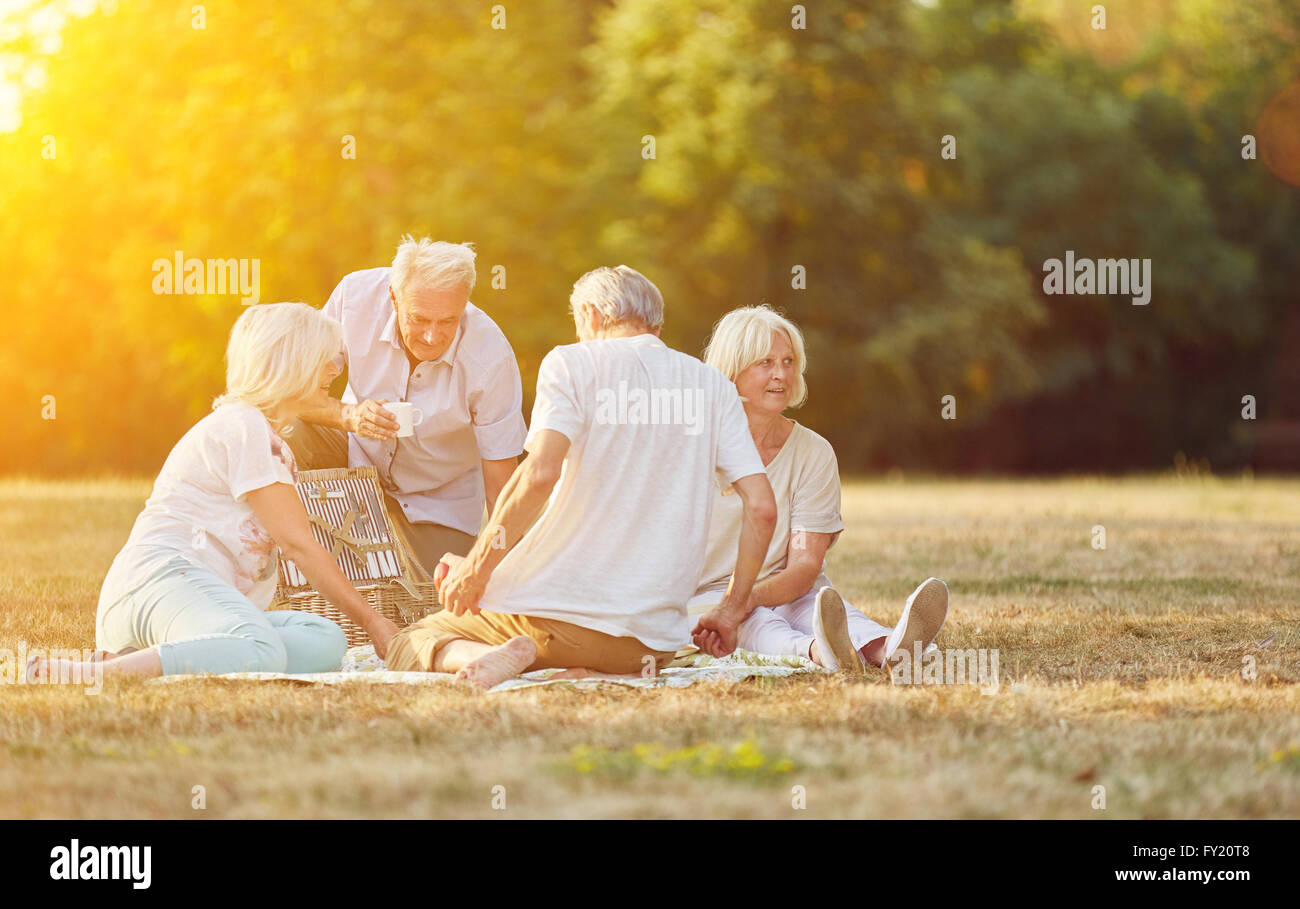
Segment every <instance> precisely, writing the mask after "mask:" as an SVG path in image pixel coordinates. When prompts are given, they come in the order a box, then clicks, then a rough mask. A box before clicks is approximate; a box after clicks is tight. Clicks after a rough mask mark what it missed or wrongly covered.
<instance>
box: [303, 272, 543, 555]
mask: <svg viewBox="0 0 1300 909" xmlns="http://www.w3.org/2000/svg"><path fill="white" fill-rule="evenodd" d="M391 271H392V269H391V268H370V269H366V270H365V271H356V272H353V273H352V274H350V275H347V276H346V277H344V278H343V280H342V281H340V282H339V285H338V287H336V288H334V292H333V293H332V294H330V298H329V301H328V302H327V303H326V304H325V308H324V313H325V315H327V316H330V317H331V318H334V319H338V320H339V322H341V323H342V324H343V344H344V348H345V355H346V357H347V361H348V364H347V365H348V387H347V390H346V391H345V392H344V393H343V400H344V401H346V402H348V403H349V404H355V403H357V402H359V401H364V400H366V399H367V398H372V399H375V400H384V401H409V402H411V403H412V404H414V405H415V406H416V407H418V408H419V409H420V410H421V411H422V412H423V419H422V421H421V422H420V424H419V425H418V426H416V427H415V432H414V434H413V435H411V436H409V437H407V438H400V439H393V440H391V441H388V442H381V441H378V440H377V439H367V438H364V437H362V436H358V435H356V434H349V436H348V464H349V466H352V467H359V466H364V465H374V467H375V468H376V470H377V471H378V473H379V482H380V485H381V486H383V488H384V490H385V491H386V492H388V494H389V495H391V496H392V497H393V498H394V499H396V500H397V501H398V502H399V503H400V504H401V506H402V509H403V511H404V512H405V514H406V517H407V519H408V520H410V521H431V522H433V523H436V524H443V525H445V526H447V527H454V528H455V529H456V530H460V531H463V532H464V533H469V534H477V533H478V531H479V523H480V521H481V520H482V516H483V503H484V487H483V468H482V465H481V464H480V463H479V461H480V459H482V460H486V461H498V460H502V459H505V458H513V457H516V456H518V455H519V454H520V453H521V452H522V450H523V442H524V436H525V433H526V428H525V426H524V415H523V386H522V383H521V382H520V379H519V364H518V363H517V362H516V361H515V353H514V350H512V349H511V347H510V342H509V341H507V340H506V336H505V335H504V334H503V333H502V332H501V329H500V328H498V327H497V324H496V323H495V322H493V321H492V319H491V317H489V316H488V314H487V313H485V312H483V310H481V309H479V308H478V307H476V306H475V305H474V304H473V303H468V302H467V303H466V304H465V314H464V315H463V316H462V317H461V320H460V327H459V329H458V330H457V331H456V337H455V338H454V339H453V340H452V342H451V345H450V346H449V347H448V348H447V350H446V351H445V352H444V353H443V354H442V356H440V357H438V359H436V360H430V361H426V362H421V363H419V364H418V365H417V366H416V367H415V369H414V371H412V369H411V365H410V361H409V360H408V359H407V357H406V350H405V348H404V347H403V346H402V338H401V333H400V331H399V330H398V327H397V313H396V312H395V311H394V310H393V304H392V302H391V300H390V299H389V297H388V283H389V276H390V273H391Z"/></svg>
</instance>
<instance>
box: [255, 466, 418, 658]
mask: <svg viewBox="0 0 1300 909" xmlns="http://www.w3.org/2000/svg"><path fill="white" fill-rule="evenodd" d="M296 487H297V490H298V497H299V498H300V499H302V504H303V505H304V506H305V507H306V509H307V516H308V518H309V519H310V520H311V525H312V528H311V529H312V533H313V534H315V536H316V541H317V542H318V543H320V544H321V545H322V546H324V547H325V549H326V550H328V551H329V553H330V554H331V555H333V556H334V558H335V560H336V561H337V562H338V566H339V568H340V569H341V570H342V571H343V574H344V575H346V576H347V578H348V580H350V581H351V582H352V583H353V585H355V586H356V588H357V592H358V593H360V594H361V597H362V599H364V600H365V601H366V602H367V603H369V604H370V605H371V606H372V607H373V608H374V609H376V610H378V611H379V612H380V613H382V614H383V615H385V616H387V617H388V618H390V619H392V620H393V621H394V622H396V623H397V624H398V625H399V626H403V627H405V626H406V625H409V624H411V623H412V622H417V621H419V620H420V619H422V618H424V617H425V616H426V615H428V614H430V613H432V612H437V611H438V610H439V609H441V608H442V607H441V605H440V604H439V603H438V592H437V590H436V589H435V588H434V584H433V578H431V577H430V576H429V573H428V572H427V571H425V570H424V567H423V566H421V565H420V563H419V562H418V561H416V559H415V557H414V556H413V555H412V549H411V545H410V541H409V540H408V539H407V538H406V536H405V534H404V533H403V532H402V529H401V526H400V524H399V522H397V521H394V520H391V519H390V517H389V515H388V511H387V508H386V506H385V496H384V494H383V492H382V491H381V490H380V488H379V480H378V475H377V474H376V472H375V468H373V467H354V468H335V469H329V470H304V471H300V472H299V473H298V482H297V484H296ZM271 608H272V609H298V610H301V611H302V612H312V613H315V614H316V615H320V616H324V617H325V618H327V619H329V620H331V621H333V622H337V623H338V625H339V626H340V627H342V629H343V631H344V632H345V633H346V634H347V637H348V646H349V647H355V646H357V645H360V644H368V643H370V637H369V636H368V635H367V634H366V633H365V631H363V630H362V629H361V627H360V626H359V625H357V624H356V623H355V622H353V621H352V620H351V619H349V618H348V617H347V615H346V614H345V613H344V612H343V611H342V610H341V609H339V608H338V607H336V606H335V605H334V604H333V603H331V602H330V601H329V600H327V599H325V597H323V596H321V595H320V594H319V593H317V592H316V590H315V589H313V588H312V586H311V584H310V582H308V580H307V578H306V576H305V575H304V574H303V573H302V571H301V570H300V569H299V568H298V566H297V565H295V564H294V563H293V562H291V561H289V560H288V559H284V558H281V559H280V583H279V586H277V587H276V591H275V599H274V601H273V602H272V605H271Z"/></svg>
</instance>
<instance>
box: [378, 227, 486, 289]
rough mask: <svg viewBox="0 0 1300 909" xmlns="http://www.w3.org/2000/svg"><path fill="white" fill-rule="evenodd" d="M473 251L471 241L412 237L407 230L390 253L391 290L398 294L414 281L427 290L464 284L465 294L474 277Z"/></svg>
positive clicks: (475, 276) (472, 287) (450, 287)
mask: <svg viewBox="0 0 1300 909" xmlns="http://www.w3.org/2000/svg"><path fill="white" fill-rule="evenodd" d="M475 255H476V254H475V252H474V244H473V243H446V242H444V241H442V240H438V241H434V240H430V239H429V238H428V237H422V238H421V239H419V240H416V239H415V238H414V237H412V236H411V235H410V234H407V235H406V236H404V237H402V243H401V245H400V246H398V247H397V255H395V256H393V278H392V284H393V291H394V292H395V293H397V294H398V295H399V296H400V295H401V294H402V293H403V292H404V291H405V290H406V286H407V284H410V283H412V282H414V283H415V284H416V285H418V286H420V287H424V288H426V289H428V290H454V289H455V288H457V287H461V286H464V287H465V289H466V293H467V294H468V293H469V292H470V291H473V290H474V282H475V280H476V278H477V274H476V273H475V271H474V257H475Z"/></svg>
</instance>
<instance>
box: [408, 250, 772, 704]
mask: <svg viewBox="0 0 1300 909" xmlns="http://www.w3.org/2000/svg"><path fill="white" fill-rule="evenodd" d="M570 303H571V307H572V312H573V318H574V322H575V324H576V327H577V332H578V339H579V343H577V344H569V345H565V346H562V347H557V348H555V349H554V350H552V351H551V352H550V353H549V354H547V355H546V358H545V359H544V360H543V361H542V365H541V368H540V370H539V371H538V376H537V400H536V403H535V406H534V408H533V419H532V424H531V426H530V427H529V430H528V441H527V444H526V446H525V447H526V448H527V450H528V457H527V459H525V460H524V463H523V465H522V466H521V467H520V468H519V470H518V471H516V472H515V474H514V475H513V476H512V477H511V478H510V482H509V483H507V484H506V488H505V489H504V491H503V492H502V494H501V498H500V500H499V501H498V502H497V506H496V508H495V510H494V511H493V512H492V517H491V520H490V521H489V523H488V526H487V527H486V528H485V529H484V531H483V533H481V534H480V535H479V538H478V540H477V542H476V543H475V544H474V548H473V549H472V550H471V551H470V553H469V556H468V558H465V559H458V558H456V557H454V556H449V557H448V558H447V559H446V561H447V562H448V564H449V565H450V566H451V569H450V573H449V574H448V575H447V576H446V577H445V579H443V580H442V582H441V594H442V602H443V604H444V605H445V606H446V610H445V611H444V612H440V613H437V614H435V615H432V616H428V617H427V618H425V619H423V620H421V621H420V622H418V623H417V624H415V625H412V626H409V627H408V628H405V629H403V630H402V631H400V632H398V633H397V635H396V636H395V637H394V638H393V639H392V643H391V645H390V647H389V651H388V666H389V668H390V669H395V670H405V671H410V670H423V671H426V672H428V671H433V672H454V673H457V677H458V678H459V679H460V680H462V681H465V682H469V683H470V684H473V685H476V686H478V687H481V688H490V687H492V686H493V685H496V684H498V683H500V682H502V681H505V680H506V679H508V678H511V677H513V676H515V675H518V674H519V673H520V672H524V671H526V670H529V669H544V668H549V667H566V668H584V669H590V670H595V671H597V672H607V673H636V672H646V671H648V670H654V671H657V670H658V669H661V668H663V667H664V666H665V665H667V663H668V662H669V661H670V660H672V658H673V656H674V655H675V653H676V651H677V649H678V647H679V646H680V645H681V644H682V643H684V642H685V641H686V640H687V638H688V637H692V636H693V637H694V640H695V642H696V644H697V645H699V646H700V647H701V648H702V649H704V650H706V651H708V652H710V653H713V654H715V655H719V656H721V655H723V654H726V653H729V652H731V650H732V649H733V648H734V647H735V644H736V630H737V628H738V626H739V625H740V623H741V622H742V621H743V620H744V619H745V618H746V617H747V616H748V614H749V612H750V610H751V609H752V608H753V604H752V603H751V597H750V591H751V589H752V587H753V584H754V577H755V575H756V574H757V573H758V570H759V568H760V566H761V565H762V562H763V555H764V553H765V552H766V551H767V547H768V543H769V541H770V539H771V536H772V530H773V527H774V526H775V522H776V502H775V500H774V499H773V496H772V487H771V486H770V485H769V483H768V480H767V476H766V475H765V473H764V471H763V462H762V460H761V459H760V458H759V456H758V452H757V450H756V449H755V447H754V440H753V438H752V436H751V435H750V432H749V426H748V423H747V422H746V419H745V411H744V408H743V407H742V406H741V402H740V398H739V396H738V395H737V393H736V388H735V386H734V385H733V384H732V383H731V382H729V381H728V380H727V379H726V377H724V376H723V375H722V373H720V372H718V371H717V370H716V369H713V368H712V367H709V366H706V365H704V364H703V363H701V362H700V361H699V360H697V359H695V358H694V357H691V356H688V355H687V354H684V353H681V352H679V351H676V350H673V349H671V348H669V347H668V346H666V345H665V344H664V343H663V341H661V340H659V330H660V327H661V326H662V325H663V297H662V296H661V295H660V293H659V290H658V288H656V287H655V286H654V284H652V283H651V282H650V281H649V280H647V279H646V278H645V277H644V276H643V275H641V274H640V273H639V272H636V271H634V270H633V269H631V268H627V267H626V266H619V267H618V268H598V269H596V270H595V271H592V272H588V273H587V274H585V275H583V276H582V278H580V279H579V280H578V282H577V283H576V284H575V285H574V288H573V295H572V297H571V298H570ZM629 402H634V403H631V404H630V405H629ZM718 484H720V485H722V486H723V487H726V486H734V487H735V489H736V491H737V493H738V494H739V497H740V500H741V503H742V506H743V512H744V515H743V519H742V522H741V530H740V538H739V540H738V544H739V552H738V557H737V561H736V567H735V571H734V573H733V574H732V577H731V584H730V586H729V587H728V589H727V591H726V594H725V595H724V597H723V600H722V603H721V604H720V605H719V606H717V607H715V608H714V609H712V610H711V611H710V612H708V613H706V614H705V615H703V616H701V618H700V621H699V624H698V625H697V626H696V627H695V629H694V631H693V632H692V631H691V626H690V624H689V621H688V619H687V613H686V601H687V600H689V599H690V597H691V595H692V594H693V593H694V592H695V585H696V582H697V581H698V579H699V573H700V570H701V568H702V565H703V560H704V553H705V550H706V549H707V543H708V539H707V537H708V527H709V521H708V514H709V510H710V508H711V506H712V502H713V499H714V497H715V496H716V495H717V485H718ZM502 542H504V545H501V543H502Z"/></svg>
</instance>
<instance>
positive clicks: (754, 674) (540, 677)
mask: <svg viewBox="0 0 1300 909" xmlns="http://www.w3.org/2000/svg"><path fill="white" fill-rule="evenodd" d="M821 671H822V670H821V669H820V667H818V666H817V664H815V663H813V662H812V661H811V660H806V659H803V658H802V657H774V656H765V655H763V654H759V653H751V652H750V651H747V650H737V651H735V652H734V653H732V654H730V655H729V656H726V657H720V658H719V657H711V656H708V655H707V654H704V653H700V652H698V651H694V652H692V651H682V652H680V653H678V655H677V659H675V660H674V661H673V662H672V663H671V664H669V665H668V667H667V668H665V669H663V670H661V671H660V673H659V674H658V675H656V676H652V677H650V678H643V677H641V676H626V675H600V674H595V673H593V674H591V675H588V676H586V677H584V678H580V679H573V678H561V679H557V678H553V676H555V675H558V674H560V673H561V672H563V670H560V669H538V670H535V671H533V672H526V673H524V674H523V675H521V676H519V677H517V678H513V679H508V680H507V681H504V682H502V683H501V684H500V685H497V686H496V687H495V688H492V689H489V692H488V693H489V694H496V693H498V692H502V691H519V690H521V689H524V688H538V687H542V686H549V687H564V688H574V689H578V690H592V689H599V688H603V687H606V686H609V685H616V686H625V687H628V688H685V687H687V686H689V685H694V684H696V683H698V682H717V681H728V682H739V681H743V680H744V679H753V678H779V677H782V676H790V675H796V674H799V673H806V672H821ZM193 679H242V680H248V681H268V680H281V681H290V682H301V683H303V684H321V685H339V684H346V683H355V682H360V683H365V684H390V685H445V684H447V683H449V682H451V681H452V679H453V676H452V675H450V674H449V673H445V672H391V671H389V669H388V667H387V666H385V665H384V661H383V660H381V659H380V658H379V657H377V656H376V655H375V648H374V647H373V646H371V645H369V644H366V645H365V646H362V647H352V648H350V649H349V650H348V652H347V655H346V656H345V657H344V658H343V666H342V668H341V669H340V670H339V671H338V672H307V673H287V672H227V673H222V674H220V675H206V674H204V675H168V676H163V677H161V678H158V679H155V680H154V681H155V682H163V683H169V682H183V681H189V680H193Z"/></svg>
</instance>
